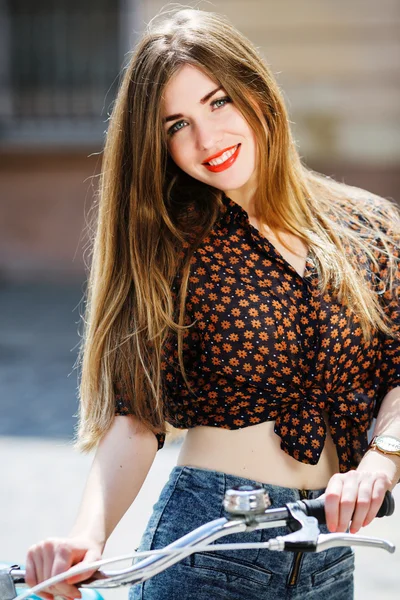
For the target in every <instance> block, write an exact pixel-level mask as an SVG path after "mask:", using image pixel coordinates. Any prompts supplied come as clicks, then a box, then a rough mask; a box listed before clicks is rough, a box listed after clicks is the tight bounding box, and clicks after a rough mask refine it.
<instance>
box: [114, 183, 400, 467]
mask: <svg viewBox="0 0 400 600" xmlns="http://www.w3.org/2000/svg"><path fill="white" fill-rule="evenodd" d="M396 250H397V252H398V248H396ZM368 268H369V267H368V265H366V269H368ZM382 268H384V265H382ZM396 285H397V290H399V289H400V273H399V272H398V273H397V281H396ZM173 291H174V293H176V292H177V288H174V290H173ZM382 297H383V299H384V300H385V306H386V310H387V311H389V313H390V316H391V318H392V319H393V321H394V323H395V331H394V334H395V335H394V337H393V339H392V338H385V337H384V336H383V334H382V333H380V332H377V333H376V334H375V335H374V336H373V338H372V340H371V341H370V342H365V341H364V340H363V338H362V335H361V328H360V327H359V326H358V322H357V318H353V320H352V321H351V325H350V326H348V325H347V312H346V308H345V307H343V306H342V305H341V304H338V303H337V301H335V300H334V299H333V297H332V296H331V295H330V294H329V291H328V293H326V294H325V295H321V292H320V290H319V286H318V272H317V268H316V266H315V264H314V262H313V259H312V256H311V255H309V256H308V258H307V261H306V268H305V272H304V274H303V276H300V274H299V273H298V272H297V271H296V270H295V268H294V267H293V266H292V265H291V264H289V263H288V262H287V261H286V260H285V259H284V258H283V256H282V255H281V254H280V253H279V252H278V250H277V249H276V248H275V247H274V246H273V245H272V244H271V243H270V242H269V241H268V240H267V239H266V238H265V236H263V235H262V234H261V233H260V232H259V231H258V230H257V229H256V228H255V227H254V226H253V225H252V224H251V223H250V222H249V219H248V215H247V212H246V211H245V210H244V209H243V208H242V207H241V206H240V205H239V204H237V203H235V202H234V201H233V200H231V199H230V198H228V197H227V196H226V195H224V196H223V206H222V209H221V213H220V216H219V218H218V220H217V221H216V223H215V225H214V227H213V229H212V231H211V233H210V234H209V235H208V236H207V238H206V239H204V240H203V242H202V244H201V245H200V247H199V248H198V249H197V250H196V252H195V253H194V255H193V257H192V263H191V271H190V276H189V285H188V294H187V302H186V320H185V323H186V324H190V323H193V321H195V324H194V325H193V326H192V327H190V328H189V329H188V330H186V331H185V334H184V346H183V359H184V364H185V369H186V374H187V377H188V380H189V382H190V386H191V388H192V390H193V391H192V392H190V391H189V390H188V388H187V386H186V384H185V382H184V379H183V377H182V375H181V373H180V368H179V362H178V347H177V338H176V334H174V335H173V336H171V338H170V339H169V340H168V343H167V344H166V345H165V349H164V356H165V360H164V361H163V363H162V371H163V372H162V377H163V389H164V391H165V410H166V420H167V421H168V422H169V423H171V425H173V426H174V427H178V428H185V429H186V428H190V427H196V426H199V425H202V426H209V427H222V428H225V429H238V428H241V427H249V426H252V425H256V424H257V423H261V422H263V421H271V420H273V421H275V426H274V431H275V433H276V434H277V435H278V436H279V437H280V438H281V448H282V450H283V451H284V452H286V453H287V454H289V455H290V456H292V457H293V458H295V459H296V460H298V461H300V462H303V463H308V464H312V465H315V464H317V463H318V460H319V457H320V456H321V453H322V450H323V447H324V442H325V438H326V433H327V432H326V424H325V420H324V416H323V412H326V414H327V418H328V423H329V430H330V433H331V435H332V438H333V441H334V443H335V445H336V449H337V454H338V459H339V467H340V471H341V472H346V471H348V470H349V469H352V468H355V467H356V466H357V464H358V463H359V462H360V460H361V458H362V456H363V454H364V453H365V451H366V449H367V445H368V439H367V431H368V429H369V427H370V425H371V422H372V419H373V417H374V416H376V414H377V412H378V408H379V404H380V401H381V400H382V399H383V397H384V396H385V395H386V393H387V392H388V391H389V390H390V389H392V388H394V387H397V386H400V342H399V341H398V338H397V334H399V333H400V306H399V300H398V298H397V299H396V298H388V297H387V294H386V293H385V294H383V295H382ZM396 338H397V339H396ZM127 412H128V411H127V408H126V406H125V404H124V399H123V396H121V395H118V394H117V396H116V414H127ZM157 439H158V449H160V448H162V446H163V444H164V440H165V434H157Z"/></svg>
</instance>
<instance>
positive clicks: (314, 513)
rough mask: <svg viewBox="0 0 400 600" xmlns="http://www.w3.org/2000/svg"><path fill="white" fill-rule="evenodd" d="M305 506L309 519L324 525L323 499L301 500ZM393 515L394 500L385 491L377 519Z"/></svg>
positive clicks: (389, 493) (388, 492)
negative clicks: (314, 519)
mask: <svg viewBox="0 0 400 600" xmlns="http://www.w3.org/2000/svg"><path fill="white" fill-rule="evenodd" d="M301 502H302V503H303V504H304V505H305V512H306V514H307V515H308V516H309V517H315V518H316V519H317V521H318V523H320V524H321V525H325V524H326V519H325V498H315V499H314V500H301ZM393 513H394V498H393V495H392V494H391V492H390V491H389V490H387V492H386V494H385V497H384V499H383V502H382V505H381V507H380V509H379V510H378V513H377V515H376V516H377V517H390V515H392V514H393Z"/></svg>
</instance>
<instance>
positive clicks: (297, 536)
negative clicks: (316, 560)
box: [270, 502, 396, 554]
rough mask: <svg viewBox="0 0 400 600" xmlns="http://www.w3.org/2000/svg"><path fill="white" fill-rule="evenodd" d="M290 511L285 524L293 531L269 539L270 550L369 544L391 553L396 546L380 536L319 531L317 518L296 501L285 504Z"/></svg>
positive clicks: (316, 548) (297, 549) (320, 549)
mask: <svg viewBox="0 0 400 600" xmlns="http://www.w3.org/2000/svg"><path fill="white" fill-rule="evenodd" d="M286 508H287V509H288V511H289V513H290V517H291V518H290V520H289V521H288V524H287V526H288V527H289V529H291V530H292V531H293V530H294V531H293V533H289V534H288V535H284V536H278V537H276V538H275V540H270V550H278V551H279V550H281V551H282V550H289V551H293V552H300V551H301V552H322V551H323V550H327V549H328V548H335V547H336V546H367V547H368V546H369V547H372V548H381V549H382V550H386V551H387V552H390V554H393V553H394V552H395V551H396V546H395V545H394V544H392V542H389V541H388V540H384V539H382V538H375V537H367V536H362V535H355V534H353V533H351V534H350V533H325V534H322V533H320V529H319V524H318V520H317V519H316V518H315V517H309V516H307V515H305V514H304V512H303V511H302V510H301V509H300V508H299V506H298V505H297V503H296V502H291V503H288V504H286Z"/></svg>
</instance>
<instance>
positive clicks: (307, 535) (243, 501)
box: [0, 486, 395, 600]
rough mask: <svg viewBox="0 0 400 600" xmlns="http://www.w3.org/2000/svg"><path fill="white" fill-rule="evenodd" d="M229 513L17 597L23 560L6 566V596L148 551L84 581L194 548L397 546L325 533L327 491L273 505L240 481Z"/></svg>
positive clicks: (118, 581)
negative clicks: (160, 544)
mask: <svg viewBox="0 0 400 600" xmlns="http://www.w3.org/2000/svg"><path fill="white" fill-rule="evenodd" d="M223 505H224V509H225V512H226V514H227V517H221V518H219V519H216V520H214V521H210V522H209V523H205V524H204V525H202V526H201V527H198V528H197V529H195V530H193V531H190V532H189V533H187V534H186V535H184V536H183V537H181V538H179V539H177V540H175V542H173V543H171V544H169V545H168V546H166V547H165V548H162V549H158V550H149V551H145V552H135V553H134V554H131V555H127V556H123V557H117V558H112V559H102V560H100V561H96V562H95V563H80V564H78V565H76V566H75V567H72V568H71V569H69V570H68V571H66V572H65V573H62V574H60V575H57V576H55V577H51V578H50V579H48V580H46V581H43V582H41V583H40V584H38V585H37V586H35V587H34V588H32V589H31V590H27V591H26V592H24V593H23V594H20V595H19V596H18V597H17V598H16V593H15V584H16V583H18V584H19V585H21V584H22V585H24V582H25V571H24V570H23V569H20V568H19V567H18V566H17V565H13V567H8V568H3V569H2V568H1V567H0V600H13V599H14V598H16V600H23V599H24V598H28V597H29V596H30V595H31V594H34V593H38V592H40V591H41V590H43V589H45V588H47V587H50V586H52V585H55V584H56V583H59V582H61V581H65V580H66V579H68V578H69V577H72V576H74V575H78V574H80V573H84V572H86V571H93V570H94V569H99V568H100V567H102V566H104V565H106V564H110V563H112V562H114V563H115V562H120V561H121V560H126V559H128V558H138V557H146V558H143V559H142V560H141V561H139V562H137V563H135V564H134V565H132V566H130V567H129V568H125V569H121V570H119V571H110V572H102V571H97V572H96V573H95V575H94V576H93V577H91V578H90V579H88V580H85V582H82V583H79V587H85V588H86V587H96V588H113V587H118V586H122V585H132V584H135V583H141V582H143V581H145V580H146V579H150V578H151V577H153V576H154V575H156V574H157V573H159V572H161V571H164V570H165V569H167V568H168V567H169V566H171V565H173V564H174V563H176V562H179V561H180V560H182V559H183V558H184V557H186V556H188V555H190V554H193V553H194V552H205V551H210V548H211V549H212V551H213V552H215V551H223V550H232V549H248V548H264V549H268V550H272V551H291V552H294V551H302V552H322V551H323V550H326V549H328V548H332V547H336V546H367V547H376V548H382V549H384V550H387V551H388V552H391V553H393V552H394V551H395V546H394V545H393V544H392V543H391V542H388V541H386V540H382V539H379V538H371V537H365V536H359V535H354V534H350V533H329V534H321V533H320V530H319V527H318V524H324V523H325V509H324V497H322V498H316V499H314V500H298V501H297V502H291V503H288V504H286V505H285V507H279V508H271V507H270V506H271V503H270V501H269V496H268V493H267V492H266V491H265V490H264V488H263V487H262V486H238V487H235V488H232V489H230V490H227V492H226V494H225V498H224V502H223ZM393 512H394V499H393V496H392V494H391V493H390V492H389V491H387V492H386V494H385V498H384V501H383V503H382V505H381V508H380V509H379V511H378V514H377V515H376V516H377V517H383V516H390V515H392V514H393ZM282 525H286V526H287V527H288V528H289V530H290V531H291V533H289V534H288V535H285V536H277V537H276V538H271V539H269V540H268V541H267V542H254V543H240V544H238V543H231V544H214V545H212V546H211V547H210V543H211V542H213V541H214V540H216V539H218V538H220V537H224V536H226V535H230V534H233V533H237V532H245V531H249V532H250V531H254V530H257V529H268V528H273V527H280V526H282Z"/></svg>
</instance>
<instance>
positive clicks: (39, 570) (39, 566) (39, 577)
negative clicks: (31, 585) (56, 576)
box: [35, 549, 45, 585]
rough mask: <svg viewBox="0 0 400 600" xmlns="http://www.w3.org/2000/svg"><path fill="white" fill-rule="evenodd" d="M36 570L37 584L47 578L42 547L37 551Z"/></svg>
mask: <svg viewBox="0 0 400 600" xmlns="http://www.w3.org/2000/svg"><path fill="white" fill-rule="evenodd" d="M35 572H36V584H37V583H41V582H42V581H43V580H44V579H45V578H44V577H43V555H42V551H41V549H39V551H38V552H37V553H36V556H35ZM36 584H35V585H36Z"/></svg>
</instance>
